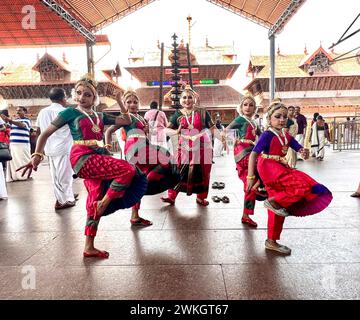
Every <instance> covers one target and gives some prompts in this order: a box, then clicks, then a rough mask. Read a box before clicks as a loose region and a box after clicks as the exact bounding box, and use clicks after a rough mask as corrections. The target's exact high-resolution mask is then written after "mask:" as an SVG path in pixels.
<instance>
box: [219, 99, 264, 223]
mask: <svg viewBox="0 0 360 320" xmlns="http://www.w3.org/2000/svg"><path fill="white" fill-rule="evenodd" d="M237 111H238V113H239V116H238V117H237V118H235V119H234V120H233V121H232V122H231V123H230V124H229V125H228V126H227V127H226V131H227V132H229V130H234V133H235V134H234V136H235V143H234V158H235V162H236V170H237V172H238V176H239V179H240V180H241V181H242V182H243V183H244V210H243V216H242V218H241V222H242V223H244V224H247V225H249V226H251V227H255V228H256V227H257V223H256V222H255V221H254V220H252V219H251V218H250V217H249V215H253V214H254V209H255V200H256V195H257V190H256V189H257V186H258V185H259V184H260V181H259V180H258V179H257V180H256V182H258V181H259V183H256V186H254V187H253V188H252V189H250V190H249V191H247V190H246V183H247V182H246V177H247V175H248V163H249V156H250V153H251V151H252V149H253V148H254V145H255V143H256V140H257V137H258V136H259V135H260V133H261V132H260V128H259V127H258V124H257V123H256V122H255V120H254V119H253V117H254V115H255V112H256V102H255V99H254V98H253V96H251V95H246V96H245V97H244V98H243V100H242V101H241V102H240V105H239V107H238V108H237Z"/></svg>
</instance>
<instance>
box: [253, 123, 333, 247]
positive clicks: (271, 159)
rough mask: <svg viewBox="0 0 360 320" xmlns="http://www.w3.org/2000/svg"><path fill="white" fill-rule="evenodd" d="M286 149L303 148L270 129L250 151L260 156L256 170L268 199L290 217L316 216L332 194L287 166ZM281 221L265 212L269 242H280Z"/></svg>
mask: <svg viewBox="0 0 360 320" xmlns="http://www.w3.org/2000/svg"><path fill="white" fill-rule="evenodd" d="M289 147H291V148H292V149H294V150H295V151H296V152H298V151H299V150H300V149H301V148H302V146H301V145H300V144H299V143H298V142H297V141H296V140H295V139H294V138H293V137H292V136H291V135H289V134H288V133H285V135H284V134H278V133H277V132H275V130H273V129H271V128H270V129H269V130H267V131H265V132H264V133H263V134H262V135H261V137H260V139H259V141H258V143H257V144H256V146H255V147H254V149H253V151H254V152H256V153H258V154H260V155H259V157H258V163H257V169H258V172H259V175H260V177H261V179H262V181H263V183H264V184H265V187H266V190H267V193H268V196H269V198H274V200H275V201H276V202H277V203H278V204H279V205H280V206H281V207H283V208H285V209H286V210H287V211H288V212H289V213H290V214H291V215H294V216H298V217H303V216H307V215H312V214H315V213H318V212H320V211H322V210H324V209H325V208H326V207H327V206H328V205H329V204H330V202H331V200H332V194H331V192H330V191H329V190H328V189H327V188H326V187H325V186H324V185H322V184H320V183H318V182H316V181H315V180H314V179H312V178H311V177H310V176H308V175H307V174H305V173H304V172H302V171H299V170H296V169H292V168H290V167H289V166H287V165H286V160H285V155H286V153H287V150H288V148H289ZM284 219H285V218H284V217H281V216H278V215H276V214H275V213H273V212H272V211H270V210H268V239H271V240H278V239H280V234H281V231H282V227H283V223H284Z"/></svg>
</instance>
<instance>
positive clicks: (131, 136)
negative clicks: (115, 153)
mask: <svg viewBox="0 0 360 320" xmlns="http://www.w3.org/2000/svg"><path fill="white" fill-rule="evenodd" d="M128 138H143V139H146V136H145V135H144V134H138V133H135V134H131V135H129V136H128Z"/></svg>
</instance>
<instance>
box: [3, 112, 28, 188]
mask: <svg viewBox="0 0 360 320" xmlns="http://www.w3.org/2000/svg"><path fill="white" fill-rule="evenodd" d="M16 113H17V117H16V119H15V120H12V119H11V118H9V117H7V116H6V115H4V114H2V115H1V117H2V119H3V120H4V121H5V122H7V123H9V124H11V127H10V150H11V156H12V160H10V161H9V162H8V165H7V168H6V181H7V182H12V181H18V180H27V179H28V177H26V176H24V177H22V176H21V172H16V169H18V168H20V167H21V166H23V165H25V164H27V163H28V162H29V161H30V128H31V120H30V119H29V118H27V117H26V116H25V115H26V113H27V109H26V108H25V107H18V108H16Z"/></svg>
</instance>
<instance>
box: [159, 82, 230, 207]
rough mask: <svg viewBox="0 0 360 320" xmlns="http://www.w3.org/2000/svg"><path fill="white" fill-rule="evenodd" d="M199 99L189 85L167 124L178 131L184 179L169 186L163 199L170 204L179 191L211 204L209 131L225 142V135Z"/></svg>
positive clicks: (181, 177) (179, 153) (182, 176)
mask: <svg viewBox="0 0 360 320" xmlns="http://www.w3.org/2000/svg"><path fill="white" fill-rule="evenodd" d="M196 99H197V94H196V93H195V91H194V90H193V89H192V88H191V87H190V86H186V87H185V89H184V90H183V92H182V93H181V98H180V102H181V105H182V107H183V108H182V109H179V110H177V111H176V112H175V114H174V115H173V116H172V117H171V118H170V123H169V126H168V128H170V129H173V130H177V132H178V133H179V144H178V150H177V152H175V157H176V161H177V165H178V169H179V171H180V179H181V180H180V182H179V183H178V184H177V185H176V187H175V188H174V189H169V191H168V197H162V198H161V199H162V201H163V202H167V203H170V204H171V205H174V204H175V199H176V197H177V195H178V193H179V192H185V193H186V194H187V195H188V196H189V195H192V194H193V193H195V194H197V197H196V202H197V203H198V204H199V205H202V206H207V205H209V202H208V201H207V200H206V198H207V196H208V192H209V181H210V171H211V165H212V143H211V136H210V132H211V134H215V137H216V138H218V139H220V140H222V141H223V142H224V144H225V137H224V136H222V135H221V134H220V132H219V130H218V129H217V128H216V126H215V125H214V123H213V121H212V120H211V117H210V114H209V113H208V112H207V111H206V110H205V109H204V108H201V107H195V104H196ZM209 131H210V132H209Z"/></svg>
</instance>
